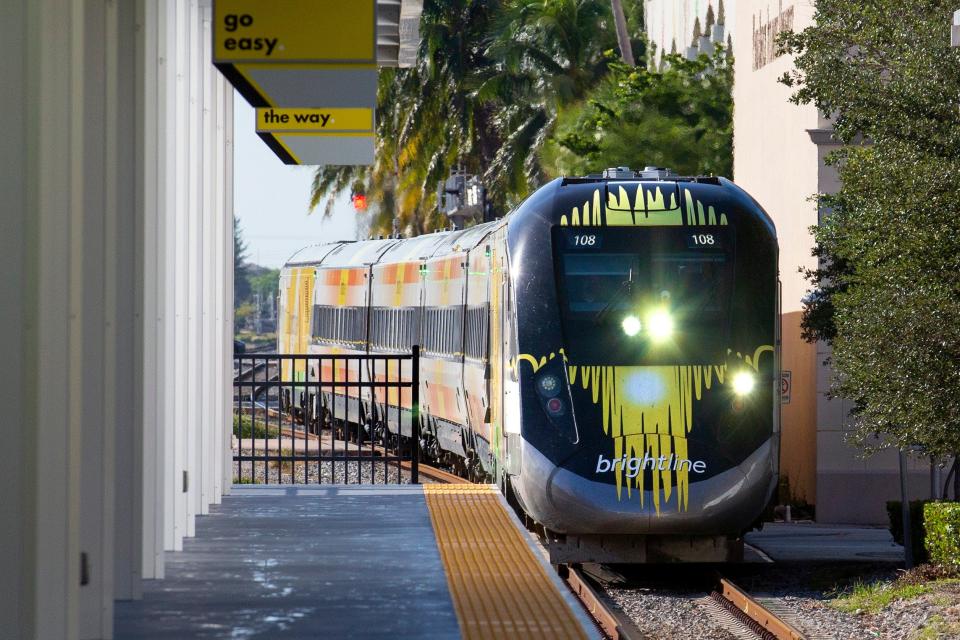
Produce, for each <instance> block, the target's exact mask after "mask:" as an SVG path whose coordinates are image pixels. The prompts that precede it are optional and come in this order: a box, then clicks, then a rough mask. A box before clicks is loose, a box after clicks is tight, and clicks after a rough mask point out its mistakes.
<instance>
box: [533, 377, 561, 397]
mask: <svg viewBox="0 0 960 640" xmlns="http://www.w3.org/2000/svg"><path fill="white" fill-rule="evenodd" d="M537 390H539V391H540V393H541V394H543V395H545V396H546V397H548V398H552V397H554V396H555V395H557V394H558V393H560V378H558V377H557V376H555V375H553V374H552V373H548V374H546V375H542V376H540V377H539V378H538V379H537Z"/></svg>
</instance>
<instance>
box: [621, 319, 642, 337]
mask: <svg viewBox="0 0 960 640" xmlns="http://www.w3.org/2000/svg"><path fill="white" fill-rule="evenodd" d="M620 326H621V327H623V332H624V333H625V334H627V335H628V336H630V337H631V338H632V337H633V336H635V335H637V334H638V333H640V329H642V328H643V325H641V324H640V318H638V317H637V316H627V317H626V318H624V319H623V322H621V323H620Z"/></svg>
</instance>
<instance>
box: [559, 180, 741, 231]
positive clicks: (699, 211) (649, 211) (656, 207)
mask: <svg viewBox="0 0 960 640" xmlns="http://www.w3.org/2000/svg"><path fill="white" fill-rule="evenodd" d="M628 186H631V188H632V185H628ZM608 189H609V191H608V193H607V202H606V208H605V210H604V211H603V214H604V215H601V210H600V203H601V198H600V189H594V191H593V203H592V205H591V203H590V202H584V203H583V208H582V210H581V208H580V207H574V208H573V211H571V212H570V215H569V216H566V215H562V216H560V226H563V227H568V226H573V227H579V226H608V227H641V226H643V227H646V226H650V227H671V226H682V225H683V224H684V223H686V224H687V226H705V225H714V226H716V225H721V226H726V224H727V215H726V214H725V213H718V212H717V211H716V209H715V208H714V207H713V205H708V206H707V207H706V208H704V205H703V202H702V201H700V200H696V199H695V198H694V197H693V192H691V191H690V189H684V190H683V194H682V196H681V197H682V198H683V200H684V203H685V205H686V206H685V207H683V208H681V206H680V202H678V201H677V197H676V194H675V193H673V192H671V193H670V194H669V201H668V198H667V196H666V195H664V193H663V191H662V190H661V188H660V186H656V187H653V188H650V187H646V188H645V187H644V185H642V184H640V185H637V187H636V191H634V192H633V197H632V198H631V196H630V193H629V192H628V191H627V188H626V187H624V186H623V185H618V186H617V187H616V189H614V187H613V186H612V185H610V186H609V187H608ZM684 209H685V210H686V211H685V212H684ZM684 213H685V214H686V215H684Z"/></svg>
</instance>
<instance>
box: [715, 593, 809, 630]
mask: <svg viewBox="0 0 960 640" xmlns="http://www.w3.org/2000/svg"><path fill="white" fill-rule="evenodd" d="M720 588H721V589H722V591H719V592H718V591H714V592H713V593H711V594H710V597H711V598H712V599H713V601H714V602H715V603H716V604H717V605H718V606H720V607H722V608H723V609H726V610H727V611H729V612H730V613H731V614H732V615H733V616H734V617H735V618H737V620H738V621H740V622H741V623H742V624H744V625H745V626H746V627H748V628H750V629H751V630H752V631H753V632H754V633H756V634H757V635H758V636H760V637H761V638H763V639H764V640H806V636H805V635H804V634H803V633H801V632H800V631H799V630H798V629H797V628H796V627H794V626H793V625H791V624H790V623H788V622H786V621H784V620H782V619H780V618H779V617H778V616H776V615H775V614H774V613H773V612H771V611H770V610H769V609H767V608H766V607H765V606H763V605H762V604H760V603H759V602H757V601H756V600H754V599H753V598H752V597H750V595H749V594H748V593H747V592H746V591H744V590H743V589H741V588H740V587H738V586H737V585H735V584H733V583H732V582H730V581H729V580H727V579H726V578H722V577H721V578H720Z"/></svg>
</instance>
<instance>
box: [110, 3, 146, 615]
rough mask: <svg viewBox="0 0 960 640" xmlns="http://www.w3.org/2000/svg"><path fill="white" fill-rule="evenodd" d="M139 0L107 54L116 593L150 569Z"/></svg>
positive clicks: (133, 587)
mask: <svg viewBox="0 0 960 640" xmlns="http://www.w3.org/2000/svg"><path fill="white" fill-rule="evenodd" d="M139 4H140V3H131V2H120V3H116V5H115V9H114V11H115V12H116V14H117V15H116V21H117V34H118V37H117V45H118V46H117V50H116V53H115V55H114V56H113V57H112V60H108V63H109V64H108V77H114V78H115V79H116V92H115V93H116V101H115V103H114V101H113V100H110V99H109V97H110V93H109V92H108V105H110V104H115V105H116V106H115V107H110V108H108V112H107V122H108V123H110V122H115V123H116V127H115V128H110V129H108V144H107V149H108V158H107V167H108V172H107V177H108V194H109V193H111V192H114V193H116V202H115V205H114V206H113V207H112V208H111V207H108V209H107V211H108V213H109V212H110V211H111V210H112V211H113V212H114V215H115V218H116V221H115V229H114V230H113V232H112V236H113V240H112V241H111V236H110V235H108V236H107V237H106V244H107V247H108V249H107V258H108V260H109V259H110V257H111V255H112V256H113V258H114V260H113V261H112V263H113V267H112V269H113V272H112V275H111V276H110V277H111V279H112V281H113V284H112V286H108V287H107V289H106V290H107V292H108V295H111V293H110V292H113V294H112V295H113V299H114V300H113V313H114V314H115V317H116V322H115V335H114V337H113V342H114V346H113V354H112V356H109V357H108V359H107V364H108V368H109V367H111V366H112V367H113V372H112V373H111V375H110V378H111V379H112V381H113V382H112V384H111V385H108V387H107V388H108V389H110V388H111V387H112V388H113V389H114V391H113V392H112V394H108V396H107V397H106V406H107V409H108V410H110V409H111V407H113V411H114V420H115V422H116V434H115V436H116V445H115V478H116V481H115V486H116V488H115V499H114V504H115V511H114V530H115V536H114V549H115V556H116V557H115V558H114V593H113V596H114V597H115V598H117V599H132V598H138V597H140V594H141V591H142V590H141V578H142V575H143V570H142V568H143V563H142V545H143V422H144V420H143V418H144V412H143V397H142V395H143V384H142V380H143V376H144V366H143V345H144V341H143V313H142V308H143V287H142V286H141V285H139V284H138V283H140V282H143V280H144V276H145V273H144V263H143V258H144V243H143V223H144V217H143V213H144V208H143V203H142V201H138V198H137V191H138V185H139V184H141V182H142V178H141V176H142V175H143V171H144V168H143V166H142V162H141V160H140V159H139V158H138V154H137V151H138V148H139V144H138V131H139V130H140V128H141V127H142V117H141V116H140V115H138V114H139V113H142V111H140V110H142V108H143V103H142V100H140V99H139V98H138V93H139V90H140V85H141V83H139V82H138V77H139V76H141V75H142V67H141V66H139V65H138V57H137V48H138V47H137V19H136V18H137V7H138V5H139ZM141 6H142V5H141ZM111 67H113V68H114V70H113V71H111ZM108 86H109V85H108ZM111 149H113V150H114V151H110V150H111ZM111 183H113V185H114V186H113V187H112V188H111V187H110V184H111ZM109 229H110V227H109V225H108V230H109ZM111 245H112V246H113V249H112V251H111V249H110V247H111ZM108 274H110V271H109V270H108ZM108 308H109V305H108ZM108 335H109V328H108ZM108 344H109V343H108ZM111 396H112V397H111Z"/></svg>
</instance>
